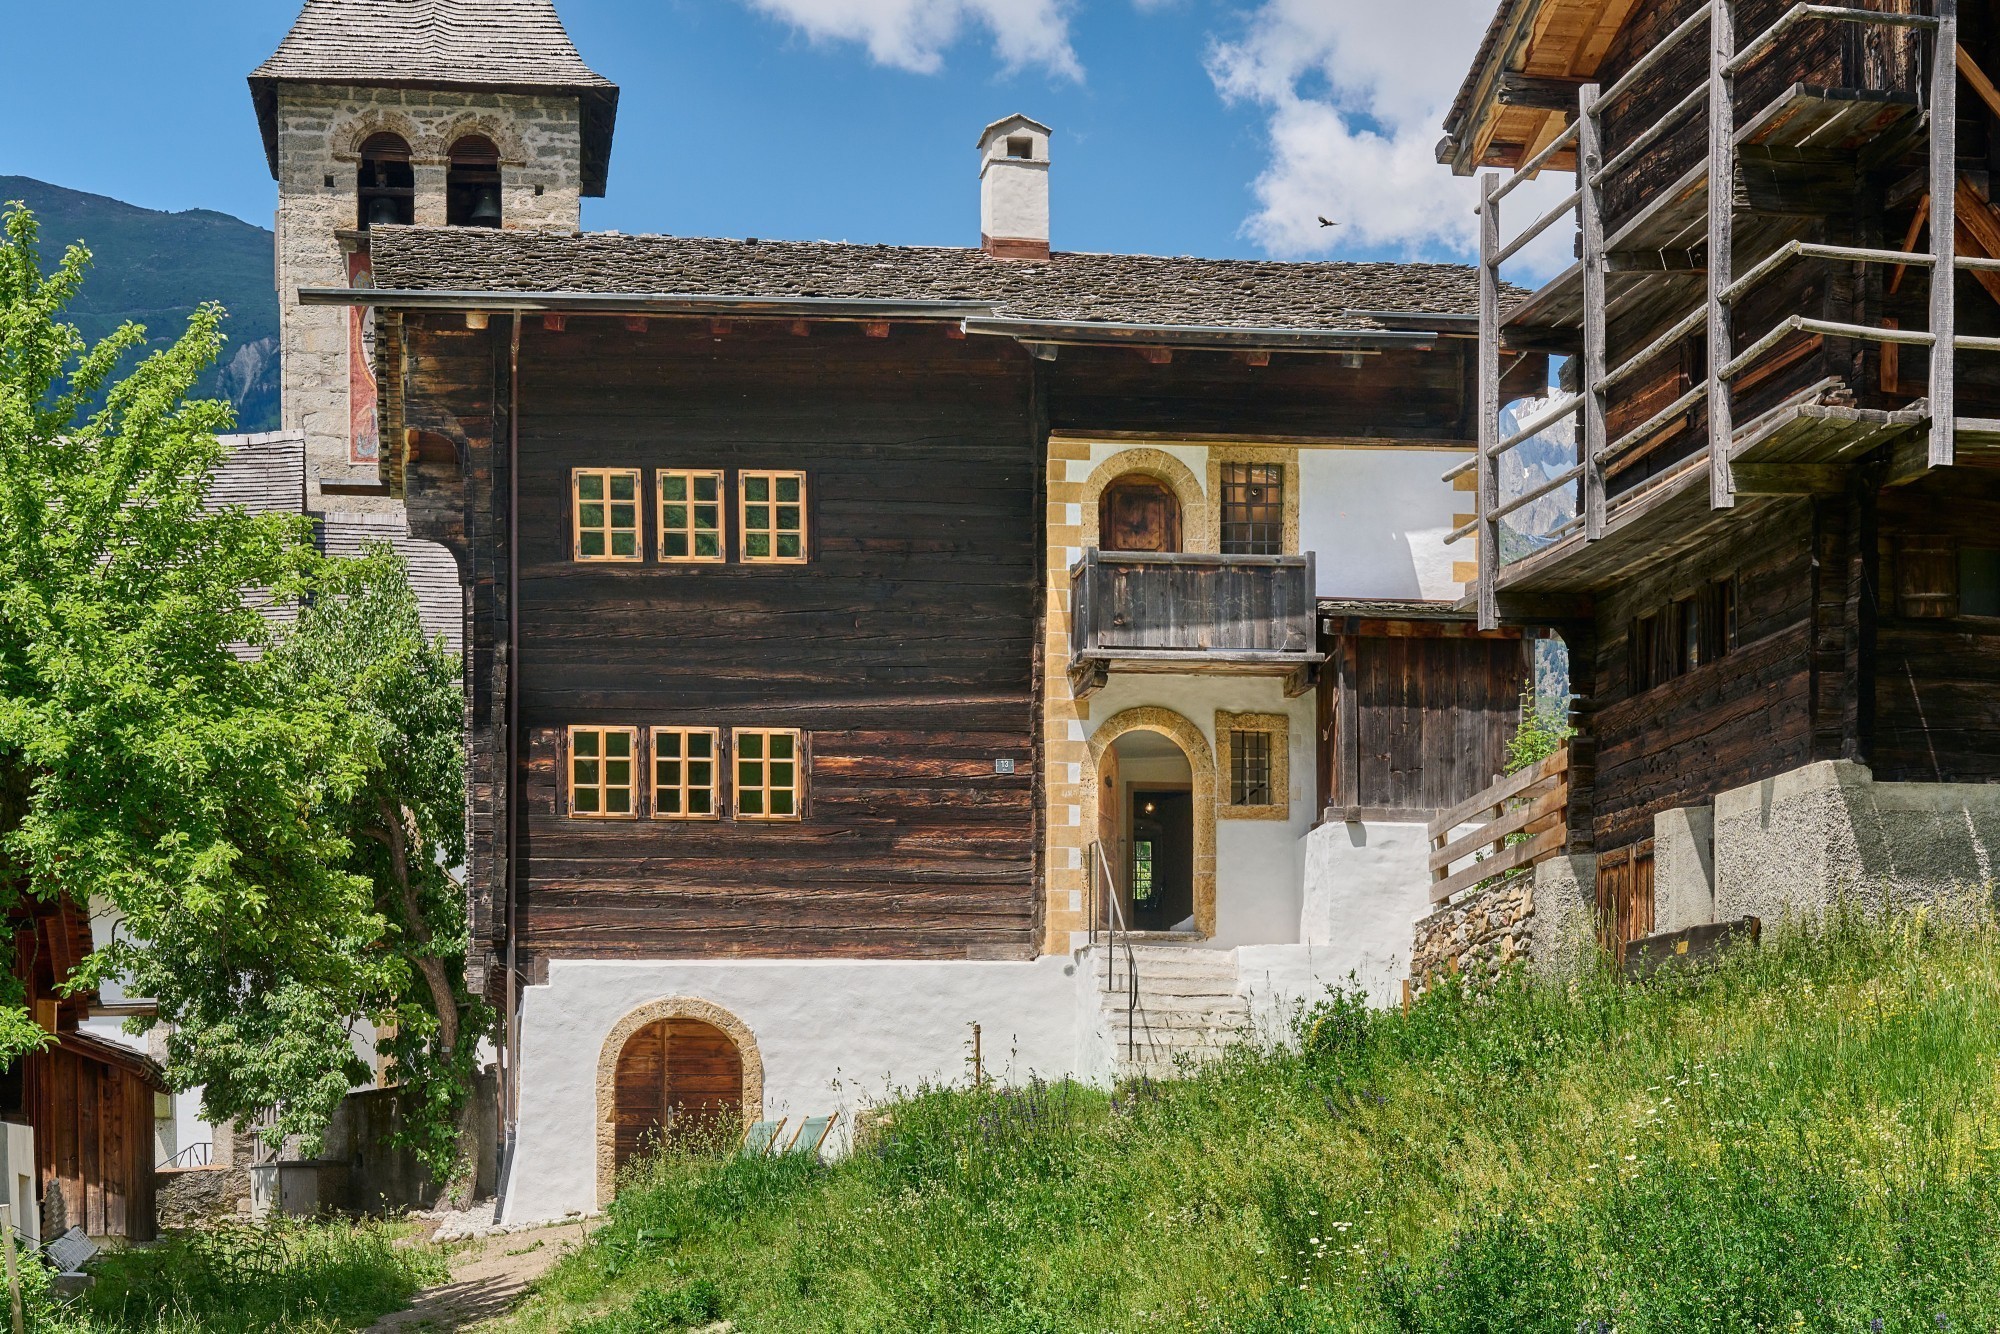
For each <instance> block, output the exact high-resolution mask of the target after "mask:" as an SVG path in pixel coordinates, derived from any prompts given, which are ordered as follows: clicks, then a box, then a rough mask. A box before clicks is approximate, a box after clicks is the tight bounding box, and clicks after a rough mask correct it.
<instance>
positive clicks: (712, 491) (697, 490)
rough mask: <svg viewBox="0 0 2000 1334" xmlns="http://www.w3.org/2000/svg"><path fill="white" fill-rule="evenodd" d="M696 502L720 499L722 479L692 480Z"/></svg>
mask: <svg viewBox="0 0 2000 1334" xmlns="http://www.w3.org/2000/svg"><path fill="white" fill-rule="evenodd" d="M694 498H695V499H696V500H720V499H722V479H721V478H719V477H697V478H695V479H694Z"/></svg>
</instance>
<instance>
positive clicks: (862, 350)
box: [519, 317, 1042, 957]
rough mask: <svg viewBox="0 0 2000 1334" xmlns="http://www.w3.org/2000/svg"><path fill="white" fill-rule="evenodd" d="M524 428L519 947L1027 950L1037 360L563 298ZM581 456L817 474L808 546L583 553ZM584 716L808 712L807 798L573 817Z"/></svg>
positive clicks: (768, 719)
mask: <svg viewBox="0 0 2000 1334" xmlns="http://www.w3.org/2000/svg"><path fill="white" fill-rule="evenodd" d="M520 433H521V444H520V467H521V550H520V559H521V572H520V589H521V591H520V596H521V626H522V630H521V637H522V642H521V665H520V680H521V691H522V694H521V724H522V727H523V730H524V732H525V734H526V745H527V753H526V757H525V758H526V762H527V765H528V770H529V771H528V774H527V776H526V785H525V790H524V804H525V810H524V813H523V824H522V830H521V839H522V852H523V859H524V860H523V864H522V868H521V886H520V890H519V914H520V916H519V921H520V932H521V945H522V949H523V951H524V952H525V953H527V954H528V955H529V956H531V957H532V956H537V955H547V954H551V953H560V954H562V955H564V956H567V957H579V956H582V957H589V956H599V957H605V956H618V955H641V956H649V957H660V956H674V957H690V956H704V955H735V956H746V955H762V956H796V955H818V954H835V953H838V954H842V955H849V956H853V955H879V956H925V957H966V956H973V957H1010V956H1020V955H1027V954H1029V953H1031V952H1032V949H1033V941H1034V919H1035V914H1036V910H1037V903H1038V899H1039V895H1038V894H1037V891H1036V873H1035V867H1036V862H1035V830H1036V818H1035V812H1034V804H1033V783H1034V776H1035V774H1036V772H1037V765H1036V762H1035V760H1036V727H1035V716H1034V709H1033V701H1034V696H1033V668H1034V662H1035V652H1036V623H1037V622H1036V617H1037V613H1038V609H1039V584H1038V578H1037V570H1038V568H1039V557H1040V551H1039V545H1040V540H1041V538H1040V533H1041V524H1040V515H1039V514H1038V512H1037V503H1038V502H1037V495H1038V490H1037V479H1038V477H1039V465H1040V452H1041V438H1042V437H1041V434H1040V430H1039V427H1038V423H1037V421H1036V414H1035V409H1034V400H1033V389H1032V372H1031V370H1030V362H1029V359H1028V358H1027V356H1026V355H1025V354H1024V353H1023V352H1022V351H1021V350H1020V349H1018V348H1017V347H1015V346H1014V345H1013V344H1011V343H1008V342H1002V341H1000V340H997V339H963V340H954V339H950V338H948V337H946V335H945V334H944V332H943V331H942V330H941V329H938V328H936V327H920V326H901V325H899V326H897V327H896V328H895V329H894V330H893V333H892V336H891V337H889V338H886V339H874V338H867V337H865V336H864V335H863V333H862V331H861V329H860V328H859V327H858V326H837V325H817V324H816V325H814V326H813V329H812V334H811V336H810V337H794V336H791V335H790V334H789V333H787V332H786V331H785V327H784V326H783V325H777V326H766V327H759V326H754V325H749V324H745V325H739V326H736V327H734V328H731V329H729V330H728V331H727V332H725V333H723V334H722V335H721V336H715V335H713V334H711V332H710V330H709V327H708V325H707V323H706V322H702V323H699V324H697V323H694V322H688V321H682V322H668V321H660V322H655V323H654V324H653V325H652V326H651V328H650V330H649V331H647V332H644V333H637V332H632V331H628V330H627V329H626V328H625V326H624V323H623V322H622V321H619V320H611V319H598V320H587V319H578V318H574V317H573V318H572V319H571V320H570V321H569V322H568V327H567V328H566V329H565V330H564V331H561V332H552V331H549V330H546V329H544V328H542V327H541V326H540V325H531V326H530V327H528V328H527V329H526V330H525V331H524V334H523V338H522V347H521V423H520ZM578 466H626V467H639V468H645V469H648V470H651V469H656V468H663V467H694V468H725V469H735V468H802V469H804V470H805V471H806V472H807V474H808V496H809V504H810V512H811V538H810V543H811V550H812V557H813V558H812V561H811V563H809V564H806V565H765V566H757V565H744V564H740V563H735V562H731V563H729V564H726V565H720V566H685V565H683V566H672V565H663V564H660V563H658V562H655V561H648V562H645V563H643V564H634V565H604V564H579V563H577V562H574V561H572V560H571V559H570V532H569V528H570V520H569V507H568V488H569V470H570V469H571V468H572V467H578ZM650 477H651V474H650V472H649V474H648V484H649V485H650ZM651 536H652V534H651V528H650V524H649V527H648V541H649V543H650V541H651ZM592 723H598V724H617V725H628V726H635V727H639V728H641V729H644V728H647V727H650V726H654V725H675V724H681V725H720V726H723V727H731V726H775V727H799V728H802V729H804V730H805V731H806V732H807V733H808V735H809V744H810V748H811V755H812V760H811V766H810V772H811V787H810V798H809V801H810V805H809V810H808V816H807V818H806V819H805V820H803V821H802V822H799V823H796V824H758V823H752V822H737V821H733V820H724V821H721V822H718V823H674V822H665V821H659V822H656V821H651V820H639V821H628V822H608V821H604V822H601V821H578V820H571V819H568V818H565V817H563V816H561V815H559V814H558V813H557V812H558V809H559V801H560V791H559V786H560V785H559V783H558V781H557V775H558V742H559V738H560V737H561V736H562V734H563V730H564V729H565V728H567V727H568V726H570V725H574V724H592ZM997 759H1011V760H1013V761H1014V763H1015V772H1014V773H1013V774H1012V775H1007V776H1000V775H996V774H995V772H994V767H995V766H994V761H995V760H997Z"/></svg>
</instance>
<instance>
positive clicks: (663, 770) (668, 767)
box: [653, 760, 681, 787]
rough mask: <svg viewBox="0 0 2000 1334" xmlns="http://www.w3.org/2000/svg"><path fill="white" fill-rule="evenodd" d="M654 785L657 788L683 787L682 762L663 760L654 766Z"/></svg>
mask: <svg viewBox="0 0 2000 1334" xmlns="http://www.w3.org/2000/svg"><path fill="white" fill-rule="evenodd" d="M653 784H654V786H656V787H679V786H680V785H681V762H680V761H679V760H661V761H660V762H659V763H658V764H656V765H654V766H653Z"/></svg>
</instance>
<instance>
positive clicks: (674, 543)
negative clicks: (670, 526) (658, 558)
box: [660, 533, 688, 560]
mask: <svg viewBox="0 0 2000 1334" xmlns="http://www.w3.org/2000/svg"><path fill="white" fill-rule="evenodd" d="M660 550H661V551H662V552H664V553H665V554H666V556H667V558H668V559H669V560H672V559H674V558H676V557H682V556H686V555H687V554H688V537H687V534H686V533H664V534H662V535H661V537H660Z"/></svg>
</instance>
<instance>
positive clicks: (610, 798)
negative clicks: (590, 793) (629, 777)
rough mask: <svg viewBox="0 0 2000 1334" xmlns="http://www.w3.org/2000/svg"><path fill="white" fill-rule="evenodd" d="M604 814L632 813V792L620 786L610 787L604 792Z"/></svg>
mask: <svg viewBox="0 0 2000 1334" xmlns="http://www.w3.org/2000/svg"><path fill="white" fill-rule="evenodd" d="M604 813H605V814H606V815H630V814H631V813H632V793H631V792H630V791H629V790H628V789H626V788H622V787H616V788H612V789H611V790H610V791H608V792H606V793H605V794H604Z"/></svg>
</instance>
